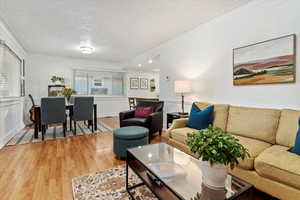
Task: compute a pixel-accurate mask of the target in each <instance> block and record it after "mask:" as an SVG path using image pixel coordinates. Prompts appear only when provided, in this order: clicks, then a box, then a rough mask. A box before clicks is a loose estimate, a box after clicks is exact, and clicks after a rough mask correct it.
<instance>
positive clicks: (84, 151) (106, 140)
mask: <svg viewBox="0 0 300 200" xmlns="http://www.w3.org/2000/svg"><path fill="white" fill-rule="evenodd" d="M99 120H100V121H102V122H104V123H106V124H107V125H109V126H111V127H113V128H117V127H118V124H119V123H118V119H117V118H103V119H99ZM159 141H165V139H164V137H163V136H162V137H160V136H156V137H155V138H153V140H152V142H153V143H155V142H159ZM121 164H124V161H120V160H118V159H116V158H115V156H114V154H113V152H112V133H111V132H105V133H102V134H93V135H84V136H77V137H71V138H66V139H57V140H52V141H44V142H39V143H31V144H24V145H16V146H8V147H4V148H3V149H1V150H0V199H1V200H2V199H3V200H4V199H5V200H31V199H33V200H71V199H73V197H72V187H71V180H72V178H74V177H77V176H81V175H85V174H89V173H93V172H97V171H101V170H104V169H107V168H111V167H114V166H117V165H121ZM256 197H257V198H256ZM256 197H255V198H254V199H255V200H256V199H269V198H265V197H264V195H262V194H261V193H258V195H256Z"/></svg>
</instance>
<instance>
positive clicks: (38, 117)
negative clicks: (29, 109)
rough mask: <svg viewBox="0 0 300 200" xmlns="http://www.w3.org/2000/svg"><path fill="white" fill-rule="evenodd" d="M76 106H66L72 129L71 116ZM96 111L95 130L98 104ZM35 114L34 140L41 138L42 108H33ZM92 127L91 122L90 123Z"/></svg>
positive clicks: (95, 106)
mask: <svg viewBox="0 0 300 200" xmlns="http://www.w3.org/2000/svg"><path fill="white" fill-rule="evenodd" d="M73 108H74V104H66V110H68V111H69V112H68V116H69V119H70V129H72V121H71V115H72V113H73ZM93 110H94V116H93V122H94V123H93V124H94V130H97V128H98V127H97V104H94V105H93ZM33 113H34V119H35V120H34V138H38V137H39V132H40V131H41V130H42V125H41V106H39V105H35V106H33ZM88 124H89V125H90V124H91V123H90V121H89V122H88Z"/></svg>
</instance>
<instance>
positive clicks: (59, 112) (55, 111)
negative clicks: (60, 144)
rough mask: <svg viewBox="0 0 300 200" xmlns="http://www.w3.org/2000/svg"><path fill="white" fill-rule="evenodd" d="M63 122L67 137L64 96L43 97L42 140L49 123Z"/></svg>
mask: <svg viewBox="0 0 300 200" xmlns="http://www.w3.org/2000/svg"><path fill="white" fill-rule="evenodd" d="M57 123H62V126H63V133H64V136H65V137H66V128H67V123H66V105H65V98H63V97H46V98H42V99H41V125H42V140H44V135H45V134H46V129H47V128H48V125H49V124H57Z"/></svg>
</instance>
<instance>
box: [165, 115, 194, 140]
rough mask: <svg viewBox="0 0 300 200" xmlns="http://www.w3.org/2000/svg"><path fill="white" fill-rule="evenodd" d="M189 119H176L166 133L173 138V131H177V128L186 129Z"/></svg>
mask: <svg viewBox="0 0 300 200" xmlns="http://www.w3.org/2000/svg"><path fill="white" fill-rule="evenodd" d="M188 120H189V118H181V119H175V120H174V121H173V123H172V126H171V127H170V128H169V129H168V130H167V131H166V132H167V135H168V137H169V138H170V137H171V131H172V130H173V129H177V128H184V127H186V124H187V122H188Z"/></svg>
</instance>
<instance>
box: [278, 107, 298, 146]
mask: <svg viewBox="0 0 300 200" xmlns="http://www.w3.org/2000/svg"><path fill="white" fill-rule="evenodd" d="M299 117H300V111H297V110H289V109H283V110H282V111H281V116H280V120H279V125H278V129H277V134H276V144H279V145H282V146H286V147H292V146H294V144H295V139H296V135H297V130H298V120H299Z"/></svg>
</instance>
